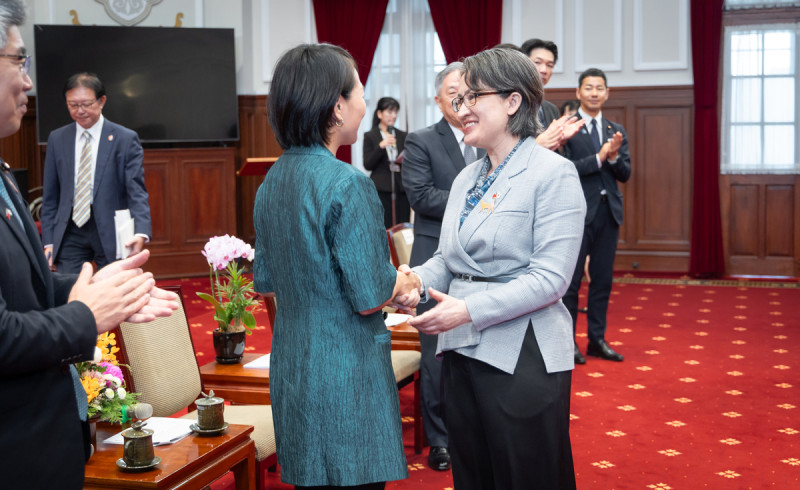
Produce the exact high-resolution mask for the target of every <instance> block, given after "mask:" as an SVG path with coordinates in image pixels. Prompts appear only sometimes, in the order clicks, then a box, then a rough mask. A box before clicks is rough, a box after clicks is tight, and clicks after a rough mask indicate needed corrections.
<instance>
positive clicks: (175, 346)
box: [118, 287, 277, 488]
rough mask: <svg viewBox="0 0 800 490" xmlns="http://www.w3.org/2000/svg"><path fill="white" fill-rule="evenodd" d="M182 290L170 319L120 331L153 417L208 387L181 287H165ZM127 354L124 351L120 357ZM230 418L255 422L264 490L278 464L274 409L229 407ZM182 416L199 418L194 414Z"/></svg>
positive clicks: (134, 387)
mask: <svg viewBox="0 0 800 490" xmlns="http://www.w3.org/2000/svg"><path fill="white" fill-rule="evenodd" d="M165 289H170V290H173V291H175V292H177V293H178V295H179V296H180V299H181V306H180V308H179V309H178V310H177V311H175V312H173V314H172V316H170V317H167V318H157V319H156V320H154V321H152V322H150V323H146V324H130V323H123V324H121V325H120V327H119V330H120V335H118V339H119V340H118V347H119V348H120V353H118V357H120V358H121V360H122V362H123V363H125V364H128V365H129V366H130V369H129V376H127V381H128V385H129V386H128V388H129V390H130V391H135V392H137V393H140V396H139V400H140V401H142V402H144V403H149V404H151V405H152V406H153V415H154V416H157V417H169V416H171V415H174V414H175V413H177V412H179V411H181V410H183V409H185V408H187V407H189V409H190V410H192V408H191V405H192V404H193V403H194V401H195V400H196V399H197V398H198V397H199V396H200V392H201V391H202V389H203V386H202V380H201V378H200V368H199V366H198V365H197V357H196V356H195V350H194V345H193V343H192V337H191V335H190V333H189V322H188V319H187V317H186V311H185V310H184V308H183V295H182V294H181V291H180V288H179V287H174V288H169V287H167V288H165ZM119 354H121V355H119ZM224 417H225V421H226V422H229V423H233V424H245V425H252V426H253V427H254V430H253V432H252V433H251V438H252V439H253V441H254V442H255V445H256V486H257V488H263V486H264V483H265V476H264V475H265V471H266V469H267V468H269V467H271V466H274V465H275V464H277V455H276V453H275V430H274V428H273V425H272V407H271V406H269V405H226V406H225V414H224ZM181 418H190V419H194V418H197V415H196V414H195V413H191V412H190V413H189V414H187V415H184V416H183V417H181Z"/></svg>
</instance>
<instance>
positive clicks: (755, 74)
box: [720, 24, 800, 174]
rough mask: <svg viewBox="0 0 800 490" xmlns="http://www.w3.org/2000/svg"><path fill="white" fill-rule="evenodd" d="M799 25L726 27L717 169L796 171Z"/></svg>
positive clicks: (798, 167) (798, 161)
mask: <svg viewBox="0 0 800 490" xmlns="http://www.w3.org/2000/svg"><path fill="white" fill-rule="evenodd" d="M798 32H800V25H798V24H793V25H780V24H771V25H764V26H729V27H727V28H726V29H725V69H724V74H725V75H724V81H723V99H722V100H723V105H722V133H723V134H722V148H721V149H722V162H721V166H720V169H721V172H722V173H729V174H730V173H748V174H750V173H755V174H765V173H771V174H793V173H800V158H798V153H797V141H798V136H800V132H798V131H799V129H798V128H799V126H798V124H797V115H798V106H797V97H796V94H797V91H798V83H799V82H800V80H799V79H798V77H797V65H798V59H797V56H798V50H797V35H798Z"/></svg>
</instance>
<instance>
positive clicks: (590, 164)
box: [564, 118, 631, 225]
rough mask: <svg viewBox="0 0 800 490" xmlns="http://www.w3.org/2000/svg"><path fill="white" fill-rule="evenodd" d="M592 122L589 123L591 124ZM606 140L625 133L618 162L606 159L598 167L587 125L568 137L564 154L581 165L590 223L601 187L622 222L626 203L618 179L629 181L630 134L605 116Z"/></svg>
mask: <svg viewBox="0 0 800 490" xmlns="http://www.w3.org/2000/svg"><path fill="white" fill-rule="evenodd" d="M587 126H588V125H587ZM598 129H599V130H600V131H601V132H602V141H606V140H607V139H608V138H611V137H612V136H614V133H616V132H617V131H619V132H620V133H622V146H620V148H619V157H618V159H617V163H616V164H614V165H611V164H610V163H608V161H605V162H602V166H601V167H600V168H598V167H597V157H596V155H597V152H596V151H594V145H593V144H592V139H591V136H589V129H588V128H587V127H586V126H584V127H583V128H581V130H580V132H578V134H576V135H575V136H573V137H572V138H571V139H570V140H569V141H567V143H566V145H565V146H564V154H565V156H566V157H567V158H568V159H569V160H572V163H574V164H575V168H577V169H578V175H579V176H580V178H581V186H582V187H583V195H584V197H585V198H586V223H587V224H588V223H591V222H592V220H593V219H594V215H595V213H596V212H597V208H598V207H599V206H600V191H602V190H603V189H605V190H606V194H607V195H608V204H609V206H610V207H611V213H612V214H613V216H614V220H615V221H616V222H617V224H618V225H621V224H622V215H623V205H622V191H620V190H619V187H618V186H617V182H622V183H625V182H627V181H628V179H629V178H630V176H631V155H630V152H629V150H628V134H627V133H626V132H625V128H623V127H622V125H621V124H617V123H615V122H612V121H609V120H608V119H606V118H603V127H602V128H598Z"/></svg>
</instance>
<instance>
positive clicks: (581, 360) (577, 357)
mask: <svg viewBox="0 0 800 490" xmlns="http://www.w3.org/2000/svg"><path fill="white" fill-rule="evenodd" d="M575 364H586V358H585V357H583V354H581V350H580V349H578V344H575Z"/></svg>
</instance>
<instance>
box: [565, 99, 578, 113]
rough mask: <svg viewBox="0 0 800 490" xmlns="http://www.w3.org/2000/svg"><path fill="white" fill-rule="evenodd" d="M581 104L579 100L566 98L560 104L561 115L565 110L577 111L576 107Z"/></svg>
mask: <svg viewBox="0 0 800 490" xmlns="http://www.w3.org/2000/svg"><path fill="white" fill-rule="evenodd" d="M580 106H581V102H580V101H579V100H575V99H572V100H568V101H566V102H564V103H563V104H561V115H562V116H563V115H564V113H565V112H567V111H568V110H569V111H577V110H578V108H579V107H580Z"/></svg>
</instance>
